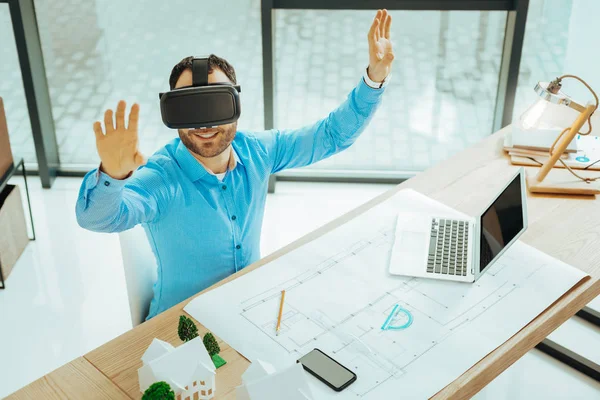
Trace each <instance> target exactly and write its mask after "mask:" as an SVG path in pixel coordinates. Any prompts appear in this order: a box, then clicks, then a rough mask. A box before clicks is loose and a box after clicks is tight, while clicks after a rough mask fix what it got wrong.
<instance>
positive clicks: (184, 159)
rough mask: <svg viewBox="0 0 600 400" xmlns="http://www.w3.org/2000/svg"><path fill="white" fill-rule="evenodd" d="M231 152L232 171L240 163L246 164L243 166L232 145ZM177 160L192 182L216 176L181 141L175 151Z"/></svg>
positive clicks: (230, 164)
mask: <svg viewBox="0 0 600 400" xmlns="http://www.w3.org/2000/svg"><path fill="white" fill-rule="evenodd" d="M230 152H231V153H230V156H229V165H228V169H229V170H231V171H232V170H233V169H234V168H235V167H236V166H237V164H238V163H239V164H241V165H244V164H242V162H241V160H240V158H239V156H238V154H237V152H236V151H235V148H234V147H233V144H232V145H231V150H230ZM175 158H176V159H177V163H178V164H179V166H180V167H181V169H182V170H183V172H184V173H185V174H186V175H187V177H188V178H189V179H190V180H191V181H192V182H195V181H197V180H198V179H201V178H202V177H204V176H205V175H207V174H210V175H214V174H213V173H212V172H209V171H208V170H207V169H206V167H205V166H204V164H202V163H201V162H199V161H198V160H196V159H195V158H194V156H193V155H192V153H190V151H189V150H188V148H187V147H185V144H183V142H182V141H181V140H180V141H179V144H178V145H177V149H176V150H175Z"/></svg>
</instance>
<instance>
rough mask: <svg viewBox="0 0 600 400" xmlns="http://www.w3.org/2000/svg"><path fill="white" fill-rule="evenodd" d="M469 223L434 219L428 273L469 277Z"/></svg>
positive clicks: (432, 221)
mask: <svg viewBox="0 0 600 400" xmlns="http://www.w3.org/2000/svg"><path fill="white" fill-rule="evenodd" d="M468 237H469V223H468V222H467V221H461V220H453V219H443V218H433V219H432V220H431V241H430V242H429V256H428V259H427V272H429V273H432V274H442V275H455V276H466V275H467V250H468Z"/></svg>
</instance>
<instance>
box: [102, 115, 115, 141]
mask: <svg viewBox="0 0 600 400" xmlns="http://www.w3.org/2000/svg"><path fill="white" fill-rule="evenodd" d="M104 126H105V130H106V134H107V135H108V134H109V133H112V132H114V130H115V126H114V125H113V111H112V110H110V109H109V110H106V111H105V112H104Z"/></svg>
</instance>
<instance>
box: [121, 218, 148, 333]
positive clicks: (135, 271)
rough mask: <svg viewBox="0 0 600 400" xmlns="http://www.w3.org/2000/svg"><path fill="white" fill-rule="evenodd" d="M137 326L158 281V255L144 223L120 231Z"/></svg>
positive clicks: (133, 321)
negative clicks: (151, 245) (149, 239)
mask: <svg viewBox="0 0 600 400" xmlns="http://www.w3.org/2000/svg"><path fill="white" fill-rule="evenodd" d="M119 242H120V243H121V255H122V257H123V268H124V269H125V283H126V285H127V297H128V299H129V311H130V313H131V324H132V326H133V327H135V326H137V325H139V324H141V323H142V322H144V321H145V319H146V316H147V315H148V310H149V309H150V302H151V301H152V297H153V295H154V293H153V292H152V286H153V285H154V282H156V275H157V271H156V269H157V265H156V258H155V256H154V253H153V252H152V249H151V248H150V243H148V238H147V237H146V232H145V231H144V228H142V226H141V225H137V226H136V227H134V228H132V229H129V230H127V231H124V232H120V233H119Z"/></svg>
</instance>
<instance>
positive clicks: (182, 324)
mask: <svg viewBox="0 0 600 400" xmlns="http://www.w3.org/2000/svg"><path fill="white" fill-rule="evenodd" d="M177 333H178V334H179V339H181V340H183V341H184V342H189V341H190V340H192V339H193V338H195V337H198V328H197V327H196V324H194V321H192V320H191V319H190V318H188V317H186V316H185V315H182V316H180V317H179V328H178V329H177Z"/></svg>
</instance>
